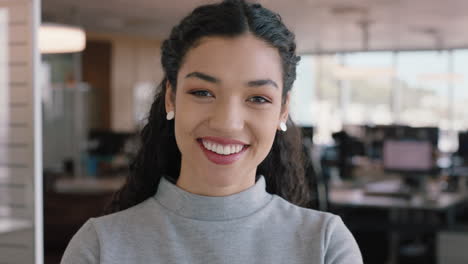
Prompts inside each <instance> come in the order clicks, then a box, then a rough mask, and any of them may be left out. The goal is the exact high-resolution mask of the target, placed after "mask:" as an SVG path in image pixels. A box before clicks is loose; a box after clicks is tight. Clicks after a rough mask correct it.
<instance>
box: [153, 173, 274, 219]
mask: <svg viewBox="0 0 468 264" xmlns="http://www.w3.org/2000/svg"><path fill="white" fill-rule="evenodd" d="M154 198H155V199H156V200H157V201H158V202H159V203H160V204H161V205H162V206H164V207H165V208H167V209H168V210H170V211H172V212H174V213H176V214H178V215H180V216H183V217H186V218H192V219H197V220H205V221H223V220H231V219H235V218H241V217H245V216H248V215H250V214H252V213H254V212H256V211H258V210H259V209H260V208H262V207H264V206H265V205H266V204H267V203H268V202H269V201H270V200H271V198H272V195H271V194H269V193H267V192H266V184H265V179H264V177H263V176H260V177H259V179H258V180H257V182H256V183H255V185H254V186H252V187H250V188H248V189H247V190H244V191H242V192H240V193H236V194H233V195H229V196H222V197H211V196H202V195H197V194H193V193H189V192H187V191H185V190H183V189H181V188H179V187H178V186H176V185H175V184H173V183H171V182H170V181H168V180H167V179H165V178H164V177H162V178H161V182H160V183H159V187H158V191H157V192H156V194H155V196H154Z"/></svg>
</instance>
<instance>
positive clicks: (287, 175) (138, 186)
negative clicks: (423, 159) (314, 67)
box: [107, 0, 310, 213]
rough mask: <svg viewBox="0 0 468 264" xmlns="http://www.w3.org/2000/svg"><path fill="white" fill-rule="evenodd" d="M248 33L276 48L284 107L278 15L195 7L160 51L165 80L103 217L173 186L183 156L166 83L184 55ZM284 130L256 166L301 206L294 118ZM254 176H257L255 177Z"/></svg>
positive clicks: (287, 60) (288, 74)
mask: <svg viewBox="0 0 468 264" xmlns="http://www.w3.org/2000/svg"><path fill="white" fill-rule="evenodd" d="M245 33H251V34H253V35H254V36H256V37H257V38H259V39H261V40H263V41H265V42H266V43H268V44H269V45H271V46H272V47H274V48H276V49H277V50H278V52H279V54H280V57H281V62H282V70H283V72H282V74H283V84H284V85H283V91H282V95H283V103H284V102H285V101H284V99H285V98H286V94H287V92H289V91H290V90H291V88H292V85H293V83H294V80H295V79H296V66H297V63H298V62H299V59H300V58H299V57H298V56H297V55H296V43H295V40H294V34H293V33H292V32H291V31H289V30H288V29H287V28H286V26H285V25H284V24H283V22H282V21H281V17H280V16H279V15H278V14H276V13H273V12H272V11H270V10H268V9H266V8H264V7H262V6H261V5H260V4H250V3H246V2H245V1H242V0H227V1H223V2H221V3H219V4H211V5H204V6H200V7H198V8H196V9H195V10H193V11H192V13H190V14H189V15H188V16H187V17H185V18H184V19H182V21H181V22H180V24H179V25H177V26H175V27H174V28H173V29H172V32H171V34H170V37H169V39H167V40H165V41H164V42H163V44H162V47H161V51H162V52H161V54H162V57H161V63H162V66H163V69H164V73H165V76H164V78H163V80H162V81H161V83H160V85H159V87H158V90H157V92H156V95H155V98H154V102H153V104H152V106H151V109H150V112H149V116H148V122H147V124H146V125H145V126H144V128H143V129H142V131H141V134H140V136H141V147H140V149H139V151H138V153H137V156H136V158H135V160H134V161H133V163H132V164H131V166H130V174H129V176H128V178H127V181H126V183H125V185H124V186H123V187H122V188H121V189H120V190H119V191H118V192H117V193H116V194H115V195H114V198H113V201H112V202H111V204H110V206H109V208H107V213H112V212H117V211H121V210H124V209H126V208H129V207H131V206H134V205H136V204H138V203H140V202H142V201H144V200H146V199H148V198H149V197H151V196H153V195H154V194H155V193H156V191H157V188H158V185H159V182H160V179H161V177H167V178H168V179H169V180H171V181H173V182H175V181H176V180H177V178H178V176H179V172H180V162H181V154H180V152H179V149H178V147H177V145H176V141H175V135H174V121H167V120H166V118H165V116H166V111H165V103H164V98H165V93H166V89H165V84H166V83H167V82H169V83H170V84H171V86H172V87H173V88H174V89H175V88H177V74H178V71H179V69H180V66H181V64H182V63H183V59H184V56H185V55H186V54H187V52H188V51H189V50H190V48H192V47H193V46H194V45H195V44H196V42H197V41H198V40H200V39H201V38H203V37H208V36H221V37H236V36H240V35H242V34H245ZM287 125H288V131H287V132H278V131H277V133H276V136H275V139H274V142H273V146H272V148H271V150H270V152H269V154H268V155H267V157H266V158H265V160H264V161H263V162H262V163H261V164H260V165H259V166H258V168H257V175H263V176H264V177H265V180H266V183H267V191H268V192H269V193H272V194H277V195H279V196H281V197H283V198H284V199H286V200H288V201H290V202H292V203H294V204H297V205H301V206H307V205H308V204H309V200H310V199H309V189H308V184H307V182H306V178H305V176H304V168H303V158H302V149H301V140H300V138H301V137H300V132H299V130H298V129H297V128H296V127H295V125H294V123H293V122H292V120H291V119H290V118H289V119H288V121H287ZM257 178H258V176H257Z"/></svg>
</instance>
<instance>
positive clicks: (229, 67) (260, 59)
mask: <svg viewBox="0 0 468 264" xmlns="http://www.w3.org/2000/svg"><path fill="white" fill-rule="evenodd" d="M193 71H200V72H204V73H208V74H210V75H213V76H216V77H217V78H219V79H220V80H221V81H242V82H244V81H246V80H253V79H259V78H270V79H272V80H274V81H276V82H277V83H278V84H279V85H281V84H282V82H281V80H282V78H281V77H282V74H281V73H282V70H281V57H280V55H279V52H278V50H277V49H276V48H274V47H272V46H270V45H268V44H267V43H265V42H264V41H262V40H260V39H258V38H257V37H255V36H253V35H251V34H245V35H241V36H237V37H232V38H227V37H206V38H202V39H201V40H200V41H199V42H198V43H197V45H196V46H195V47H193V48H192V49H190V50H189V51H188V52H187V54H186V56H185V58H184V62H183V64H182V67H181V68H180V70H179V76H185V75H186V74H187V73H190V72H193Z"/></svg>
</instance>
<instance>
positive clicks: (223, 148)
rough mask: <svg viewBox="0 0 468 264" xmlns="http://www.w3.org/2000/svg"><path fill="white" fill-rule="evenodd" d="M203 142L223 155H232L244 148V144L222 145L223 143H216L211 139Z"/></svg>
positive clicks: (206, 146) (205, 145)
mask: <svg viewBox="0 0 468 264" xmlns="http://www.w3.org/2000/svg"><path fill="white" fill-rule="evenodd" d="M202 144H203V146H204V147H205V148H206V149H209V150H211V151H213V152H215V153H218V154H221V155H230V154H233V153H238V152H240V151H241V150H242V149H243V146H242V145H238V144H235V145H221V144H216V143H214V142H211V141H206V140H202Z"/></svg>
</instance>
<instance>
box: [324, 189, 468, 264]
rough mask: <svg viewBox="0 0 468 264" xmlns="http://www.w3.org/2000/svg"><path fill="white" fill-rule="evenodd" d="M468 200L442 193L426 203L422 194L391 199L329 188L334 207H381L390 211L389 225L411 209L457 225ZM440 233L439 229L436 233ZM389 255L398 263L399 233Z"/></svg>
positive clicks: (465, 196) (394, 235)
mask: <svg viewBox="0 0 468 264" xmlns="http://www.w3.org/2000/svg"><path fill="white" fill-rule="evenodd" d="M466 201H468V194H467V193H440V194H439V196H438V199H437V200H427V199H425V198H424V197H423V196H422V195H419V194H417V195H414V196H413V197H412V198H411V199H404V198H396V197H391V196H369V195H366V194H365V191H364V188H354V189H346V188H334V187H331V188H330V193H329V202H330V205H331V206H333V207H345V208H379V209H386V210H389V219H388V220H389V223H399V222H401V221H400V220H401V218H402V216H403V215H404V212H407V211H409V210H427V211H430V212H441V213H445V216H446V221H447V225H448V226H453V225H454V224H455V213H456V208H457V205H460V204H461V203H463V202H466ZM435 231H437V230H435ZM389 240H390V245H389V255H390V259H389V260H388V262H387V263H389V264H396V263H398V244H399V232H398V231H395V230H392V231H390V232H389Z"/></svg>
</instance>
